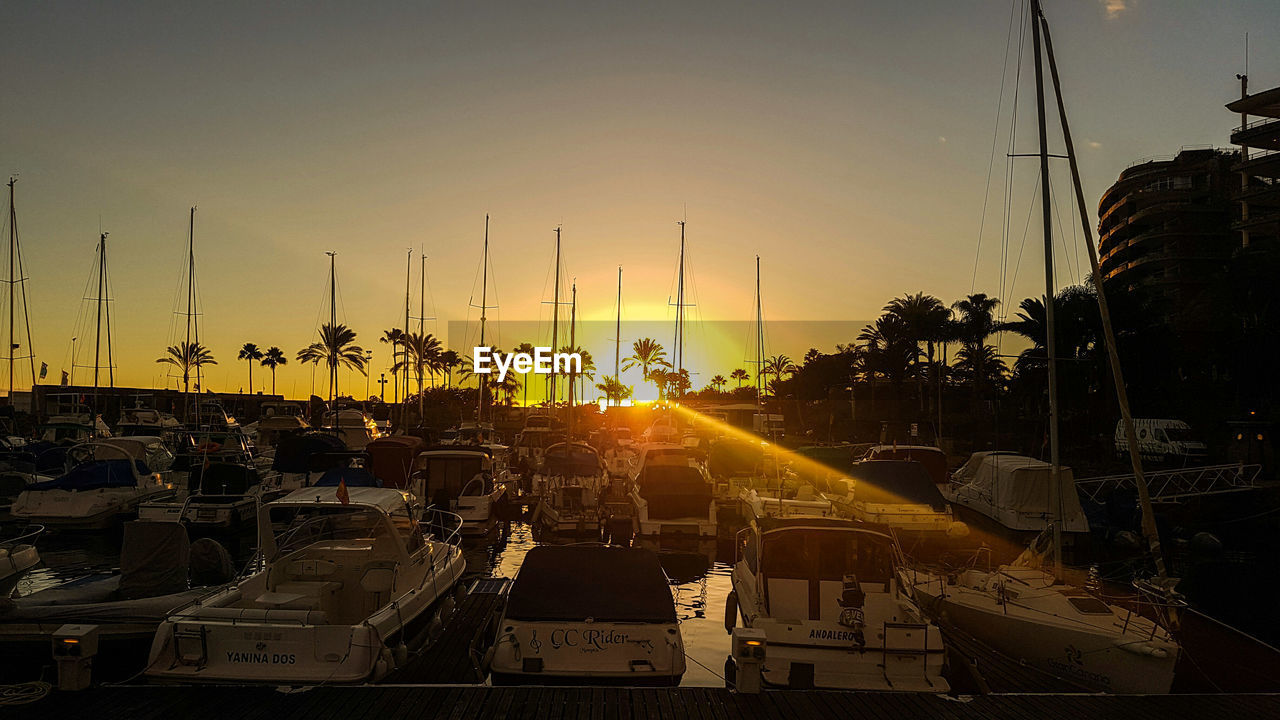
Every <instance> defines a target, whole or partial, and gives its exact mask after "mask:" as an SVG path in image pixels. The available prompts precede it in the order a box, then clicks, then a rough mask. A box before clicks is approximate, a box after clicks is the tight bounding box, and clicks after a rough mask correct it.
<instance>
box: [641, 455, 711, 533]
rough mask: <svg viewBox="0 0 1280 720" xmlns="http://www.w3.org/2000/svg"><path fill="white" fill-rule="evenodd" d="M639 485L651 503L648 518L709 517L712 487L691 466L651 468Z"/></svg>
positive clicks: (643, 473) (645, 497) (659, 466)
mask: <svg viewBox="0 0 1280 720" xmlns="http://www.w3.org/2000/svg"><path fill="white" fill-rule="evenodd" d="M636 486H637V489H638V490H639V492H640V496H641V497H643V498H644V499H645V500H646V501H647V502H648V503H649V517H651V518H654V519H658V520H670V519H673V518H681V517H706V516H707V512H708V507H709V503H710V502H711V499H712V489H711V484H710V483H708V482H707V480H706V477H705V476H704V475H703V474H702V473H701V472H700V471H699V470H698V468H696V467H693V466H690V465H650V466H648V467H646V468H644V470H642V471H641V472H640V475H639V476H638V477H637V478H636Z"/></svg>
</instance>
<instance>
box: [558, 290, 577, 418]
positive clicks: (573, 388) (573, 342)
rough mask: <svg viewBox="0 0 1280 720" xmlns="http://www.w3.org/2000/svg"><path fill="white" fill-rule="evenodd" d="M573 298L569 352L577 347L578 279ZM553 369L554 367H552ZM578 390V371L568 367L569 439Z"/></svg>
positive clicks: (570, 310) (570, 308) (570, 313)
mask: <svg viewBox="0 0 1280 720" xmlns="http://www.w3.org/2000/svg"><path fill="white" fill-rule="evenodd" d="M571 297H572V298H573V299H572V300H571V301H570V303H569V352H577V349H578V281H577V280H574V281H573V294H572V296H571ZM552 369H553V370H554V369H555V368H552ZM577 391H578V373H576V372H574V370H573V367H572V366H570V368H569V439H570V440H572V439H573V402H574V400H575V399H576V398H575V397H574V395H575V394H576V393H577Z"/></svg>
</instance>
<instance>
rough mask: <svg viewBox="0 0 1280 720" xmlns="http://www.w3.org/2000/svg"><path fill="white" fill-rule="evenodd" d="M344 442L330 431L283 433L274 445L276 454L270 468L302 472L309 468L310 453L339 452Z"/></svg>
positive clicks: (344, 448) (344, 446) (342, 448)
mask: <svg viewBox="0 0 1280 720" xmlns="http://www.w3.org/2000/svg"><path fill="white" fill-rule="evenodd" d="M346 449H347V446H346V443H344V442H342V440H341V439H339V438H338V437H337V436H335V435H333V434H331V433H322V432H305V433H302V434H299V435H283V436H281V437H280V444H279V445H278V446H276V456H275V458H274V459H273V460H272V461H271V469H272V470H276V471H279V472H289V473H304V472H308V471H310V469H311V466H310V459H311V456H312V455H318V454H320V453H329V452H341V451H344V450H346Z"/></svg>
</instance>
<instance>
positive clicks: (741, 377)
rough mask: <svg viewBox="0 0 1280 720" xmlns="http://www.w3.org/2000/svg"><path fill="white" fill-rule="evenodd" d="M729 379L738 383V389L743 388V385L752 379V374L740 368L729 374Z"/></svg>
mask: <svg viewBox="0 0 1280 720" xmlns="http://www.w3.org/2000/svg"><path fill="white" fill-rule="evenodd" d="M729 377H730V378H732V379H734V380H737V381H738V387H742V383H744V382H746V381H748V380H750V379H751V374H750V373H748V372H747V371H746V370H743V369H742V368H738V369H737V370H734V371H733V372H731V373H729Z"/></svg>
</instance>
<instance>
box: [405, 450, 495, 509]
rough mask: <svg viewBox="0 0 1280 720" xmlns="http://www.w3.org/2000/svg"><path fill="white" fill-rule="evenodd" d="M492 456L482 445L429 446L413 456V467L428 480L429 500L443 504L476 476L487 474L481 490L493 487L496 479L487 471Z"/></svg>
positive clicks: (425, 480)
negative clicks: (457, 446) (441, 448)
mask: <svg viewBox="0 0 1280 720" xmlns="http://www.w3.org/2000/svg"><path fill="white" fill-rule="evenodd" d="M490 462H491V460H490V458H489V455H488V453H487V452H485V451H484V450H482V449H481V448H474V449H473V448H467V449H462V448H447V449H445V450H428V451H427V452H424V453H422V454H420V455H418V458H417V459H416V460H414V463H413V468H414V471H415V472H417V473H420V474H421V475H422V477H423V480H424V482H425V485H426V487H425V489H424V494H425V495H426V497H427V498H428V499H429V501H430V502H432V503H435V504H438V505H443V504H444V500H445V498H448V499H453V498H456V497H458V496H459V495H461V494H462V491H463V489H464V488H466V486H467V485H468V484H469V483H470V482H471V481H472V480H473V479H475V478H476V477H477V476H480V477H482V478H484V481H483V485H484V487H483V488H482V489H481V494H487V493H489V492H490V491H491V490H492V484H493V481H492V479H491V478H489V477H488V473H486V472H485V471H486V470H488V469H489V464H490Z"/></svg>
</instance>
